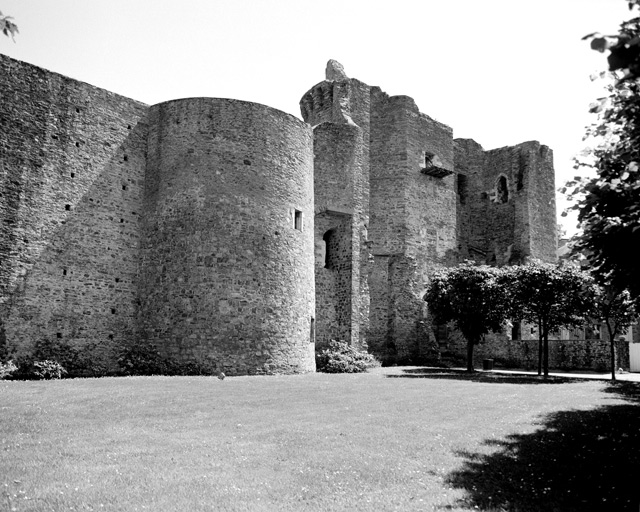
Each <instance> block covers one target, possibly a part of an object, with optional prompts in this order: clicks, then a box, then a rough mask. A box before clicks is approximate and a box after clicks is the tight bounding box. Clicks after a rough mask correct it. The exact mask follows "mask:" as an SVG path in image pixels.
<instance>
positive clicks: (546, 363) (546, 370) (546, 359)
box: [542, 329, 549, 379]
mask: <svg viewBox="0 0 640 512" xmlns="http://www.w3.org/2000/svg"><path fill="white" fill-rule="evenodd" d="M542 338H543V340H544V341H543V345H544V360H543V366H544V378H545V379H546V378H547V377H548V376H549V332H548V330H547V329H545V332H544V334H543V335H542Z"/></svg>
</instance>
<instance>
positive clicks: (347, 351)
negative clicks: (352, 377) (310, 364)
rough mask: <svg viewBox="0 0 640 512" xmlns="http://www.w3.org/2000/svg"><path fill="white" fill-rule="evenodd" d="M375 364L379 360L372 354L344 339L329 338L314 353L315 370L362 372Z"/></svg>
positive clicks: (376, 364)
mask: <svg viewBox="0 0 640 512" xmlns="http://www.w3.org/2000/svg"><path fill="white" fill-rule="evenodd" d="M377 366H380V362H379V361H378V360H377V359H376V358H375V357H374V356H373V355H371V354H369V353H368V352H364V351H362V350H358V349H356V348H354V347H352V346H351V345H349V344H348V343H346V342H344V341H336V340H331V341H330V342H329V346H328V347H327V348H325V349H324V350H322V351H321V352H319V353H317V354H316V370H317V371H319V372H324V373H362V372H366V371H367V370H368V369H369V368H375V367H377Z"/></svg>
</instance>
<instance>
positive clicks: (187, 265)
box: [140, 98, 315, 374]
mask: <svg viewBox="0 0 640 512" xmlns="http://www.w3.org/2000/svg"><path fill="white" fill-rule="evenodd" d="M312 164H313V162H312V134H311V129H310V128H309V127H308V126H307V125H305V124H304V123H302V122H301V121H299V120H298V119H295V118H294V117H292V116H290V115H287V114H284V113H282V112H280V111H277V110H274V109H272V108H269V107H265V106H263V105H257V104H254V103H247V102H243V101H237V100H223V99H212V98H193V99H188V100H178V101H171V102H167V103H161V104H159V105H154V106H153V107H151V109H150V111H149V143H148V159H147V168H146V191H145V217H144V223H143V226H144V237H143V244H142V247H141V255H142V259H141V279H140V301H141V317H142V332H143V333H144V335H145V336H146V337H147V338H148V339H149V340H150V341H151V342H152V343H153V344H155V345H156V346H158V347H159V348H160V349H161V351H162V352H163V353H165V354H166V355H167V356H170V357H171V358H172V359H174V360H185V361H199V360H203V359H206V358H212V359H213V360H215V361H217V362H219V363H220V364H221V365H223V366H224V369H225V371H226V372H229V373H233V374H238V373H274V372H286V373H292V372H302V371H310V370H313V369H314V367H315V359H314V348H315V346H314V344H313V339H312V337H311V336H312V333H311V327H312V325H311V324H312V322H313V321H314V317H315V295H314V274H313V257H314V256H313V231H314V227H313V226H314V223H313V209H314V207H313V168H312Z"/></svg>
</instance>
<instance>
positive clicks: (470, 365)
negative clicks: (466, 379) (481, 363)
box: [467, 340, 475, 372]
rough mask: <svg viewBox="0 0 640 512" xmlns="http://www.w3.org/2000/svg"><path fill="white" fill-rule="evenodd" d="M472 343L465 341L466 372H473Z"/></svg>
mask: <svg viewBox="0 0 640 512" xmlns="http://www.w3.org/2000/svg"><path fill="white" fill-rule="evenodd" d="M473 345H474V343H473V341H470V340H467V371H468V372H473V371H475V370H474V368H473Z"/></svg>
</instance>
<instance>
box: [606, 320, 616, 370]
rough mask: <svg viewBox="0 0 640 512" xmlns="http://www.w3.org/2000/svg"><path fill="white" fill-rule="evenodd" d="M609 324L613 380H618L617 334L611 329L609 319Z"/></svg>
mask: <svg viewBox="0 0 640 512" xmlns="http://www.w3.org/2000/svg"><path fill="white" fill-rule="evenodd" d="M605 323H606V324H607V332H608V333H609V346H610V347H611V380H616V341H615V339H616V336H615V334H616V333H614V332H613V330H612V329H611V325H610V324H609V321H608V320H607V322H605Z"/></svg>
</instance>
